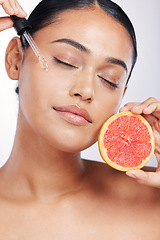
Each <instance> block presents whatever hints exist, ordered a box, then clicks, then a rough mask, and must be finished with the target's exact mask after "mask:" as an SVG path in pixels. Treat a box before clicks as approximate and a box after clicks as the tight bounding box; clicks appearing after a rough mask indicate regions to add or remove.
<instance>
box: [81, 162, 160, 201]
mask: <svg viewBox="0 0 160 240" xmlns="http://www.w3.org/2000/svg"><path fill="white" fill-rule="evenodd" d="M85 161H86V164H87V166H88V169H89V176H90V179H92V182H93V183H94V186H96V185H97V186H99V189H102V195H103V196H106V197H108V194H109V195H112V196H115V197H117V198H120V199H124V198H125V199H126V200H128V201H134V200H135V199H136V200H138V199H139V200H140V201H141V200H142V201H143V200H145V201H148V202H155V201H156V202H157V201H159V200H160V189H156V188H152V187H148V186H144V185H142V184H140V183H138V182H137V181H136V180H135V179H132V178H130V177H128V176H127V175H126V174H125V172H121V171H118V170H115V169H113V168H111V167H110V166H108V165H107V164H106V163H103V162H96V161H90V160H85ZM144 170H145V171H155V168H150V167H145V168H144Z"/></svg>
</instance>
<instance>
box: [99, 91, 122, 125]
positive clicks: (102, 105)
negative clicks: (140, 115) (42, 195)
mask: <svg viewBox="0 0 160 240" xmlns="http://www.w3.org/2000/svg"><path fill="white" fill-rule="evenodd" d="M124 89H125V87H122V88H121V89H116V90H113V91H112V92H109V91H106V93H105V92H103V94H102V93H101V94H100V95H99V96H97V99H98V101H97V103H96V111H95V117H96V118H97V123H99V126H98V127H99V128H101V126H102V125H103V123H104V122H105V121H106V120H107V119H108V118H109V117H111V116H112V115H113V114H115V113H116V112H117V111H118V109H119V107H120V104H121V101H122V99H123V95H124Z"/></svg>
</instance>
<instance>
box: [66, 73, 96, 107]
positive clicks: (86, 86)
mask: <svg viewBox="0 0 160 240" xmlns="http://www.w3.org/2000/svg"><path fill="white" fill-rule="evenodd" d="M94 92H95V90H94V76H93V74H92V73H91V72H85V73H84V74H81V75H80V76H79V77H78V78H76V79H75V80H74V83H73V85H72V87H71V89H70V96H72V97H73V96H74V97H79V98H80V99H81V100H82V101H87V102H92V101H93V99H94V94H95V93H94Z"/></svg>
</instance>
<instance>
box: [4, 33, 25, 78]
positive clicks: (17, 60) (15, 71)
mask: <svg viewBox="0 0 160 240" xmlns="http://www.w3.org/2000/svg"><path fill="white" fill-rule="evenodd" d="M22 60H23V49H22V44H21V40H20V39H19V38H18V37H14V38H13V39H12V40H11V41H10V43H9V44H8V47H7V50H6V56H5V66H6V71H7V74H8V76H9V77H10V78H11V79H13V80H18V79H19V73H20V67H21V64H22Z"/></svg>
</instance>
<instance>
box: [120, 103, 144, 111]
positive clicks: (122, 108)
mask: <svg viewBox="0 0 160 240" xmlns="http://www.w3.org/2000/svg"><path fill="white" fill-rule="evenodd" d="M139 104H140V103H138V102H129V103H127V104H125V105H124V106H123V107H121V108H120V109H119V112H125V111H130V110H131V108H132V107H133V106H137V105H139Z"/></svg>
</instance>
